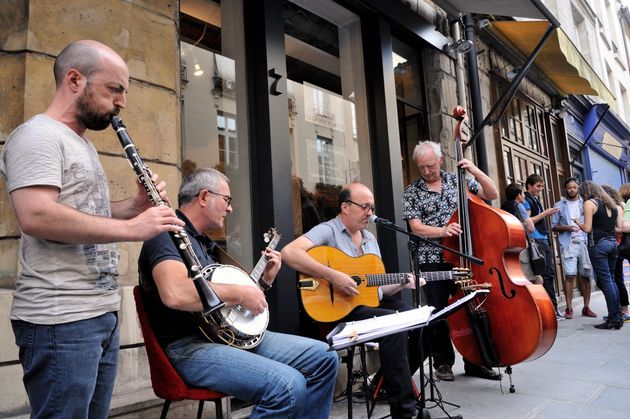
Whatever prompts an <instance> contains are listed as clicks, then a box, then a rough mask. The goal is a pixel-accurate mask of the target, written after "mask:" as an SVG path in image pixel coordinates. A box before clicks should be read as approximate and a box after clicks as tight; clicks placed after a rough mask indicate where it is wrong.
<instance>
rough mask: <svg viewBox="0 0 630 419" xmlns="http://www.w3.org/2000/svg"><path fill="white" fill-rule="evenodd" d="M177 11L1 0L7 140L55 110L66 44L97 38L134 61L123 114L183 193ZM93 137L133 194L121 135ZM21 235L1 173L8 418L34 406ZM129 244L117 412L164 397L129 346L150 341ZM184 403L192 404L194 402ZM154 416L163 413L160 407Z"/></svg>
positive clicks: (0, 309)
mask: <svg viewBox="0 0 630 419" xmlns="http://www.w3.org/2000/svg"><path fill="white" fill-rule="evenodd" d="M177 13H178V1H177V0H125V1H123V0H3V1H2V2H0V78H1V79H2V80H3V83H2V87H0V147H2V146H3V145H4V141H5V139H6V137H7V136H8V135H9V134H10V132H11V131H12V130H13V129H14V128H15V127H16V126H18V125H19V124H21V123H22V122H24V121H25V120H26V119H28V118H30V117H31V116H33V115H35V114H37V113H40V112H42V111H44V110H45V109H46V106H47V104H48V102H49V101H50V99H51V98H52V96H53V94H54V80H53V75H52V66H53V62H54V59H55V56H56V55H57V54H58V53H59V51H61V49H62V48H63V47H64V46H66V45H67V44H69V43H70V42H73V41H76V40H79V39H95V40H98V41H100V42H103V43H105V44H107V45H109V46H111V47H112V48H113V49H114V50H116V51H117V52H118V53H119V54H120V55H121V56H122V57H123V58H124V59H125V61H127V63H128V65H129V70H130V77H131V80H130V86H129V94H128V102H127V109H126V110H124V111H123V112H122V113H121V117H122V118H123V120H124V121H125V123H126V125H127V127H128V129H129V132H130V135H131V136H132V138H133V139H134V142H135V143H136V145H137V147H138V149H139V151H140V153H141V155H142V157H143V159H144V160H145V161H146V162H147V163H148V164H149V165H150V167H151V169H152V170H153V171H154V172H156V173H158V174H159V175H160V177H161V178H162V179H165V180H166V181H167V182H168V185H169V188H168V192H169V195H170V196H176V194H177V191H176V188H177V185H178V184H179V180H180V167H179V164H180V163H179V162H180V138H179V137H180V131H179V127H180V122H179V118H180V115H179V98H178V92H179V45H178V34H177ZM89 136H90V139H91V140H92V141H93V143H94V144H95V146H96V148H97V149H98V151H99V153H100V155H101V161H102V163H103V166H104V168H105V171H106V172H107V175H108V179H109V186H110V189H111V196H112V199H113V200H120V199H123V198H124V197H127V196H129V195H130V194H131V193H133V192H134V190H135V188H136V185H135V176H134V173H133V171H132V169H131V168H130V167H129V165H128V163H127V161H126V159H125V158H124V157H123V152H122V149H121V148H120V144H119V143H118V140H117V137H116V135H115V134H114V132H113V131H112V130H109V129H108V130H105V131H102V132H98V133H96V132H90V133H89ZM19 235H20V232H19V227H18V225H17V222H16V220H15V217H14V216H13V213H12V209H11V206H10V202H9V198H8V196H7V194H6V185H5V182H4V180H0V388H2V389H3V390H2V391H1V392H0V417H20V416H24V415H27V413H28V411H29V408H28V401H27V398H26V394H25V392H24V388H23V386H22V384H21V382H22V369H21V367H20V365H19V363H18V362H17V347H16V346H15V345H14V343H13V342H14V337H13V332H12V330H11V326H10V322H9V310H10V307H11V298H12V297H11V293H12V290H13V289H14V288H15V280H16V276H17V272H18V264H17V246H18V239H19ZM120 249H121V261H120V280H119V284H120V290H121V295H122V298H123V300H122V307H121V311H120V319H121V345H123V349H122V350H121V353H120V368H119V370H118V377H117V381H116V388H115V395H114V399H113V401H112V409H113V410H112V411H113V412H114V413H116V414H117V415H125V412H126V411H129V410H132V409H133V408H132V407H131V406H134V405H138V402H143V403H144V404H147V403H148V405H147V406H148V407H151V406H157V405H158V404H159V402H158V401H156V400H155V396H154V395H153V392H152V391H151V383H150V379H149V374H148V365H147V361H146V356H145V353H144V349H143V348H142V347H130V348H125V346H131V345H135V344H138V343H141V342H142V335H141V333H140V330H139V328H138V325H137V319H136V314H135V305H134V302H133V295H132V287H133V286H134V285H135V284H136V283H137V273H136V272H137V269H136V260H137V256H138V253H139V250H140V244H139V243H122V244H121V245H120ZM43 303H44V304H45V302H43ZM140 404H141V405H142V403H140ZM143 406H144V405H143ZM147 406H144V407H145V408H146V407H147ZM179 409H184V411H186V412H187V411H188V406H181V407H180V408H179ZM207 410H208V411H210V410H211V409H207ZM147 415H148V416H145V417H155V416H157V414H156V412H153V413H152V414H150V413H147ZM187 415H188V414H187V413H185V414H184V416H182V417H185V416H187ZM188 416H189V415H188ZM134 417H139V416H138V415H137V414H135V416H134Z"/></svg>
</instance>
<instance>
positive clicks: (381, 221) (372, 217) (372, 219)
mask: <svg viewBox="0 0 630 419" xmlns="http://www.w3.org/2000/svg"><path fill="white" fill-rule="evenodd" d="M368 221H369V222H371V223H373V224H382V225H393V224H394V223H393V222H391V221H389V220H388V219H387V218H380V217H377V216H376V215H374V214H372V215H370V216H369V217H368Z"/></svg>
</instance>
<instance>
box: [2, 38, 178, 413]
mask: <svg viewBox="0 0 630 419" xmlns="http://www.w3.org/2000/svg"><path fill="white" fill-rule="evenodd" d="M54 77H55V84H56V91H55V95H54V98H53V100H52V102H51V103H50V105H49V106H48V108H47V109H46V111H45V112H44V113H43V114H39V115H35V116H34V117H33V118H31V119H29V120H28V121H26V122H25V123H24V124H22V125H21V126H19V127H18V128H16V129H15V131H13V133H12V134H11V135H10V136H9V138H8V139H7V141H6V143H5V146H4V149H3V150H2V154H1V158H0V171H1V173H2V175H3V176H4V177H5V178H6V182H7V191H8V193H9V194H10V197H11V203H12V205H13V209H14V211H15V215H16V217H17V220H18V223H19V225H20V229H21V232H22V236H21V238H20V245H19V260H20V264H21V268H22V269H21V272H20V274H19V276H18V278H17V285H16V291H15V293H14V298H13V305H12V307H11V324H12V327H13V331H14V333H15V340H16V344H17V345H18V347H19V348H20V352H19V355H20V362H21V364H22V368H23V370H24V386H25V388H26V392H27V394H28V398H29V402H30V405H31V417H32V418H51V417H55V418H87V417H90V418H105V417H107V415H108V411H109V405H110V400H111V396H112V391H113V387H114V380H115V377H116V368H117V364H118V347H119V321H118V309H119V305H120V296H119V294H118V284H117V276H118V272H117V267H118V255H119V254H118V250H117V247H116V245H115V244H114V243H115V242H119V241H143V240H147V239H150V238H151V237H154V236H156V235H157V234H160V233H163V232H179V231H181V230H182V226H183V225H184V223H183V222H182V221H180V220H179V219H178V218H177V217H176V216H175V214H174V211H173V210H172V209H171V208H169V207H168V206H165V205H162V206H154V205H153V203H152V202H151V200H150V199H149V196H148V195H147V192H146V191H145V189H144V187H143V186H142V185H141V184H140V183H139V184H138V189H137V191H136V193H135V195H134V196H133V197H131V198H129V199H127V200H124V201H120V202H110V199H109V189H108V182H107V178H106V176H105V172H104V170H103V168H102V166H101V164H100V162H99V157H98V153H97V151H96V149H95V147H94V146H93V145H92V143H91V142H90V141H89V140H88V138H87V136H86V132H87V130H88V129H90V130H103V129H105V128H107V127H108V126H109V124H110V121H111V118H112V116H113V115H115V114H117V113H118V112H119V111H120V110H121V109H123V108H124V107H125V105H126V94H127V89H128V87H129V70H128V68H127V65H126V64H125V62H124V61H123V59H122V58H121V57H120V56H119V55H118V54H117V53H116V52H114V51H113V50H112V49H110V48H109V47H107V46H106V45H104V44H101V43H99V42H96V41H91V40H82V41H77V42H74V43H72V44H70V45H68V46H67V47H66V48H64V49H63V50H62V51H61V52H60V53H59V55H58V56H57V59H56V60H55V63H54ZM152 182H153V184H154V185H155V190H156V191H157V194H158V195H159V196H160V197H161V199H163V200H166V199H167V198H166V194H165V184H164V182H159V183H158V182H157V176H155V175H154V176H153V177H152Z"/></svg>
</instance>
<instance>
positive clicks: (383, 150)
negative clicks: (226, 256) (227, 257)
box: [243, 0, 447, 333]
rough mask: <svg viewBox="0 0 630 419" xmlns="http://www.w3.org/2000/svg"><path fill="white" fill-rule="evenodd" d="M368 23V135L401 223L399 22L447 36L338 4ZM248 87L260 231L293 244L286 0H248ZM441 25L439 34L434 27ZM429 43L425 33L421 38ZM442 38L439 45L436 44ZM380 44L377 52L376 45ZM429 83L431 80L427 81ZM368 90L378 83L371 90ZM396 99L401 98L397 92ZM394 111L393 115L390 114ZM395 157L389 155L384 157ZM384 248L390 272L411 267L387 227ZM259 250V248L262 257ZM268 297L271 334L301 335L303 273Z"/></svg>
mask: <svg viewBox="0 0 630 419" xmlns="http://www.w3.org/2000/svg"><path fill="white" fill-rule="evenodd" d="M338 3H339V4H340V5H342V6H343V7H346V8H348V9H349V10H350V11H352V12H353V13H356V14H357V15H359V16H360V18H361V31H362V37H363V59H364V67H365V79H366V94H367V95H366V96H367V107H368V130H369V133H370V138H371V145H370V147H371V156H372V161H371V165H372V178H373V185H374V186H373V189H374V195H375V200H376V202H377V206H378V208H379V216H381V217H384V218H388V219H392V220H396V221H398V222H400V220H401V217H402V201H401V198H402V190H401V191H396V190H395V187H396V185H402V186H403V187H404V185H403V184H402V183H403V180H402V167H401V165H400V163H399V158H400V149H399V148H400V145H399V143H398V140H397V139H396V141H392V140H391V138H390V135H389V128H388V114H389V112H393V114H394V115H396V107H395V97H394V98H393V99H394V101H393V103H394V108H393V109H387V97H386V95H387V89H386V86H385V76H384V65H386V63H388V62H390V61H391V54H392V26H391V25H392V24H393V23H392V22H398V23H397V24H396V25H397V27H396V31H402V32H405V33H407V34H418V28H422V31H424V33H425V34H426V33H430V34H431V39H432V41H433V42H441V41H440V40H441V39H442V38H444V39H447V38H445V37H444V36H443V35H441V34H439V33H438V32H436V31H434V29H435V28H434V26H432V24H430V23H429V22H427V21H426V20H424V19H423V18H422V17H420V16H419V15H416V14H415V13H414V12H413V11H411V10H410V9H408V8H406V7H404V6H403V5H402V4H399V3H395V4H387V14H386V15H385V14H384V13H379V11H378V10H377V7H382V6H383V4H384V3H383V2H378V1H367V2H363V1H361V2H360V1H338ZM243 7H244V9H243V12H244V26H245V50H246V51H245V53H246V61H247V62H246V69H247V70H246V83H247V96H248V99H247V103H248V112H247V118H248V128H249V132H248V135H249V138H250V141H249V143H250V150H249V151H250V155H251V156H252V157H251V159H250V165H251V167H250V171H251V173H250V180H251V193H252V208H251V211H252V234H253V236H254V237H259V236H261V235H262V234H263V233H264V232H265V231H266V230H267V229H268V228H269V226H275V227H276V228H277V229H278V230H279V232H280V233H281V234H283V236H284V238H283V240H282V241H281V242H280V245H279V248H281V247H282V246H283V244H286V243H288V242H289V241H291V240H293V232H294V225H293V202H292V194H291V193H287V191H289V192H290V191H292V185H291V156H290V148H289V147H287V146H286V145H287V144H288V143H289V125H288V124H289V122H288V118H287V95H286V92H287V77H286V74H287V70H286V58H285V48H284V21H283V14H282V0H260V1H255V2H249V1H245V2H244V4H243ZM400 22H404V25H400ZM430 28H433V32H428V29H430ZM414 36H416V37H417V38H418V40H421V38H420V37H419V36H417V35H414ZM436 40H437V41H436ZM375 46H377V47H375ZM422 82H424V81H422ZM368 86H371V87H370V88H368ZM394 95H395V93H394ZM383 109H386V111H385V112H383V111H382V110H383ZM384 156H387V158H384ZM378 238H379V244H380V246H381V248H383V249H388V251H387V252H384V253H383V262H384V264H385V267H386V269H387V270H388V271H389V272H401V271H408V270H409V254H408V250H407V240H406V238H404V237H400V236H399V235H396V233H394V232H392V231H388V230H379V235H378ZM257 251H258V249H257V248H256V249H252V252H253V254H256V252H257ZM275 284H276V285H275V286H274V287H273V288H272V290H271V291H269V292H268V300H269V304H270V307H271V310H270V329H271V330H277V331H283V332H291V333H298V332H299V328H300V325H299V316H298V314H297V313H298V312H299V302H298V299H297V292H296V288H295V272H294V271H293V270H291V269H289V268H287V267H286V266H284V267H283V268H282V269H281V270H280V272H279V274H278V277H277V278H276V282H275Z"/></svg>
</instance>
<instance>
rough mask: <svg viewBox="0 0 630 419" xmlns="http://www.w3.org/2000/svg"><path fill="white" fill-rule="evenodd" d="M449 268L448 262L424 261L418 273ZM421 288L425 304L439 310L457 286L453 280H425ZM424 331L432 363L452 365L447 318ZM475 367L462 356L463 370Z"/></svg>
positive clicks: (453, 351)
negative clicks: (425, 299)
mask: <svg viewBox="0 0 630 419" xmlns="http://www.w3.org/2000/svg"><path fill="white" fill-rule="evenodd" d="M451 269H453V265H451V264H450V263H424V264H422V265H420V275H422V272H435V271H449V270H451ZM422 288H423V289H424V294H425V295H426V298H427V301H426V302H427V304H428V305H430V306H433V307H435V311H440V310H441V309H443V308H444V307H446V306H447V305H448V299H449V298H450V297H452V296H453V295H455V292H456V291H457V286H456V285H455V283H454V282H453V281H433V282H427V283H426V285H425V286H424V287H422ZM427 332H428V334H427ZM424 333H425V334H426V335H425V342H424V347H425V348H427V352H430V353H431V355H432V356H433V365H435V367H436V368H437V367H438V366H440V365H448V366H450V367H452V366H453V364H454V363H455V350H454V349H453V344H452V343H451V336H450V328H449V326H448V320H447V319H443V320H438V321H436V322H432V325H431V326H429V328H428V330H427V331H425V332H424ZM477 368H479V367H478V366H477V365H475V364H473V363H472V362H470V361H468V360H467V359H466V358H464V370H465V371H473V370H474V369H477Z"/></svg>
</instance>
